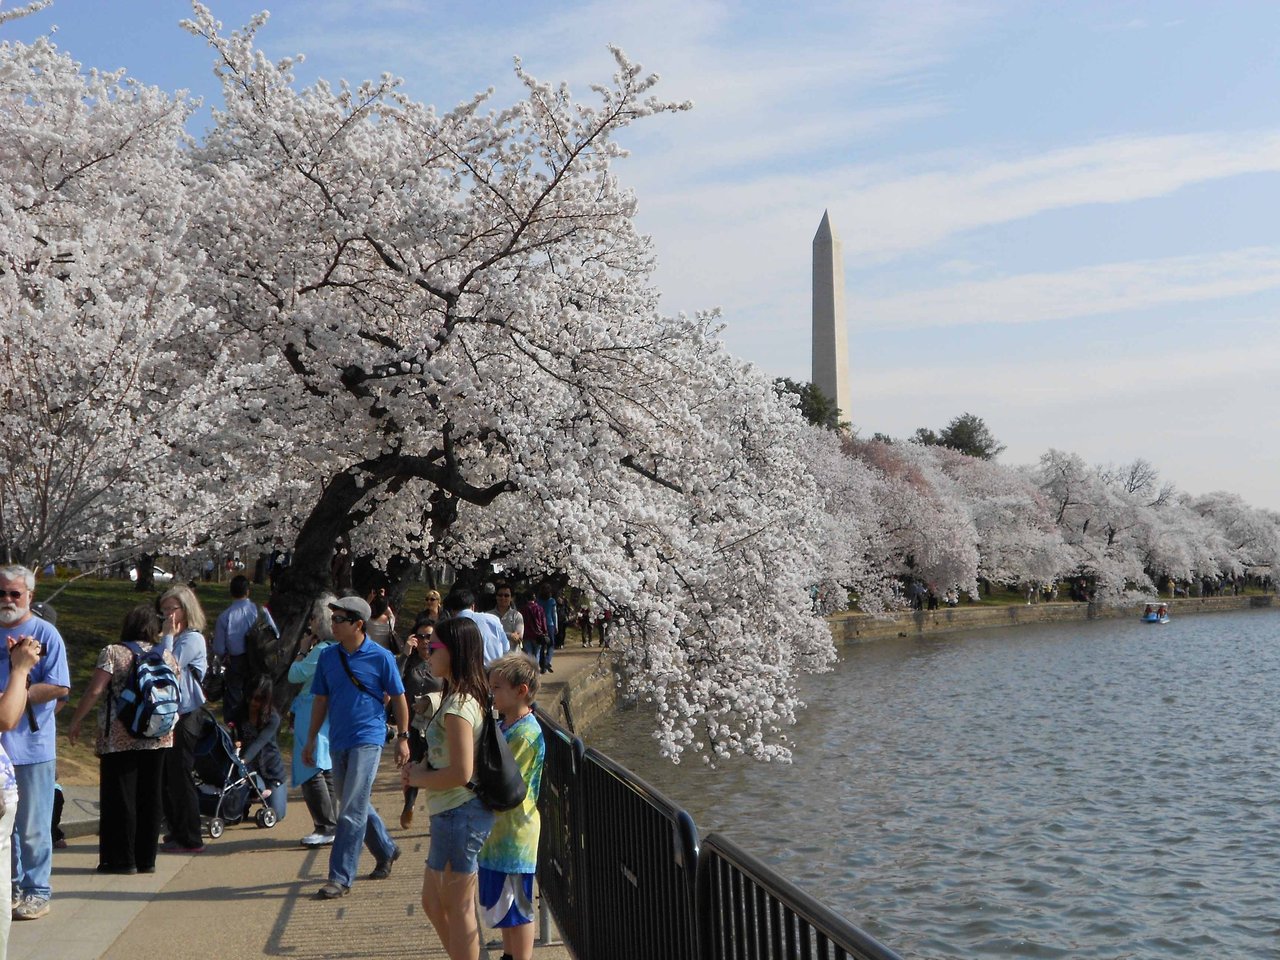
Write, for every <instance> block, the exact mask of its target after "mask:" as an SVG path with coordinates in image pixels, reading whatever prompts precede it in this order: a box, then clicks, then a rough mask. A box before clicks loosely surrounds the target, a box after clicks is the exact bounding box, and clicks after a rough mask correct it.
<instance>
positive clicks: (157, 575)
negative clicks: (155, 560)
mask: <svg viewBox="0 0 1280 960" xmlns="http://www.w3.org/2000/svg"><path fill="white" fill-rule="evenodd" d="M129 579H130V580H132V581H133V582H134V583H137V582H138V568H137V567H130V568H129ZM151 579H153V580H154V581H155V582H156V583H168V582H169V581H170V580H172V579H173V574H172V573H170V572H169V571H168V570H161V569H160V568H159V567H152V568H151Z"/></svg>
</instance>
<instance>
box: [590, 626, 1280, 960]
mask: <svg viewBox="0 0 1280 960" xmlns="http://www.w3.org/2000/svg"><path fill="white" fill-rule="evenodd" d="M804 695H805V699H806V701H807V702H808V704H809V707H808V709H807V710H805V711H804V712H803V714H802V716H801V719H800V722H799V724H798V725H797V726H796V728H795V729H794V731H793V733H794V738H795V742H796V748H795V762H794V763H793V764H791V765H778V764H772V765H767V764H758V763H753V762H749V761H736V762H733V763H729V764H725V765H723V766H722V767H720V768H719V769H715V770H708V769H706V768H705V767H703V766H702V764H701V762H700V761H696V760H695V761H692V762H686V763H683V764H681V765H680V766H678V767H675V766H672V765H671V764H669V763H667V762H665V761H661V760H659V759H657V758H656V756H655V754H654V751H653V748H652V746H651V744H650V743H649V742H648V741H646V740H645V738H644V737H643V736H640V735H637V732H636V731H637V729H638V728H641V729H642V728H644V725H645V717H644V715H643V714H641V713H639V712H637V711H631V712H620V713H619V714H617V715H616V716H615V717H613V718H611V719H610V720H606V721H602V722H601V723H600V725H598V726H596V727H594V728H593V729H592V731H591V735H590V737H589V738H588V742H589V744H590V745H591V746H595V747H597V748H598V749H601V750H602V751H604V752H605V753H607V754H609V755H610V756H612V757H614V758H615V759H617V760H618V761H620V762H621V763H623V764H625V765H626V766H629V767H630V768H631V769H633V770H635V771H636V772H637V773H639V774H640V775H641V776H642V777H644V778H646V779H648V780H649V781H650V782H651V783H653V784H654V786H657V787H659V788H660V789H662V790H663V791H664V792H666V793H667V794H668V795H670V796H671V797H672V798H673V799H674V800H675V801H676V802H677V803H679V804H681V805H682V806H684V807H685V808H686V809H687V810H688V811H689V812H690V813H691V814H692V815H693V818H694V820H695V821H696V822H697V824H698V826H699V828H700V830H701V831H702V833H703V834H704V835H705V834H706V833H709V832H711V831H722V832H724V833H725V834H727V835H728V836H730V837H732V838H733V839H735V840H736V841H737V842H739V843H740V844H742V845H743V846H745V847H746V848H747V849H749V850H751V851H752V852H754V853H756V854H757V855H759V856H761V857H762V858H764V859H765V860H766V861H768V862H770V863H772V864H775V865H776V866H777V867H778V868H779V869H780V871H781V872H782V873H783V875H784V876H787V877H790V878H791V879H792V880H794V881H795V882H796V883H798V884H799V885H800V886H802V887H804V888H805V889H807V890H808V891H809V892H810V893H812V894H814V895H815V896H816V897H818V899H820V900H822V901H824V902H825V903H827V904H829V905H830V906H832V907H833V908H835V909H836V910H837V911H838V912H840V913H842V914H844V915H845V916H847V917H848V918H849V919H850V920H852V921H853V922H854V923H856V924H858V925H859V926H861V927H863V928H864V929H866V930H867V931H868V932H869V933H871V934H873V935H874V936H876V937H877V938H879V939H880V940H882V941H883V942H885V943H886V944H888V945H889V946H891V947H893V948H894V949H895V950H897V951H899V952H900V953H902V954H903V955H904V956H907V957H922V958H923V957H931V958H935V957H936V958H944V957H945V958H952V957H954V958H981V957H1098V958H1102V957H1105V958H1119V957H1126V958H1128V957H1134V958H1138V957H1142V958H1147V957H1150V958H1165V957H1241V958H1245V957H1280V850H1278V849H1277V848H1278V847H1280V808H1278V804H1277V799H1278V798H1277V772H1276V771H1277V764H1278V759H1280V758H1278V753H1280V746H1278V743H1277V741H1278V740H1280V729H1278V724H1277V710H1278V706H1277V705H1278V704H1280V613H1277V612H1275V611H1268V610H1260V611H1249V612H1239V613H1224V614H1214V615H1205V616H1199V617H1184V618H1180V619H1175V620H1174V621H1173V622H1172V623H1169V624H1167V625H1152V624H1143V623H1139V622H1137V620H1136V618H1135V619H1134V620H1133V621H1132V622H1129V621H1097V622H1093V623H1079V624H1069V625H1064V624H1054V625H1044V626H1035V627H1025V628H1019V629H1016V630H999V631H983V632H975V633H971V634H966V635H963V636H959V637H953V638H949V639H930V640H886V641H877V642H873V643H869V644H865V645H862V646H856V647H850V648H847V649H846V650H845V652H844V654H843V658H842V662H841V663H840V664H839V665H838V666H837V668H836V669H835V671H834V672H833V673H830V674H827V675H824V676H820V677H814V678H809V679H808V680H807V681H806V683H805V685H804Z"/></svg>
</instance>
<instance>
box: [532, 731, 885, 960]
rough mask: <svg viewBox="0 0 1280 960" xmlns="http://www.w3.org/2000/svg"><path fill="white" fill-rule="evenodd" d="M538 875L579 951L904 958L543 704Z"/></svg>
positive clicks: (782, 958) (730, 957)
mask: <svg viewBox="0 0 1280 960" xmlns="http://www.w3.org/2000/svg"><path fill="white" fill-rule="evenodd" d="M538 719H539V721H540V722H541V723H542V730H543V735H544V737H545V739H546V745H547V752H546V761H545V765H544V767H543V773H542V793H541V795H540V796H539V798H538V809H539V811H540V812H541V815H542V841H541V844H540V847H539V851H538V885H539V888H540V890H541V892H542V897H543V899H544V900H545V901H546V902H547V903H548V904H549V905H550V907H551V912H552V913H553V914H554V915H555V919H556V923H557V925H558V926H559V928H560V932H561V934H562V936H563V937H564V940H565V943H566V945H567V946H568V948H569V951H570V952H571V953H572V954H573V955H574V957H576V958H577V960H604V958H609V960H614V958H619V960H632V958H635V960H648V958H651V957H654V958H662V960H722V958H723V960H842V958H852V960H900V958H899V957H898V955H897V954H895V953H894V952H893V951H892V950H890V949H888V948H887V947H885V946H883V945H882V944H880V943H878V942H877V941H876V940H874V939H873V938H872V937H870V936H869V935H868V934H866V933H864V932H863V931H861V930H859V929H858V928H857V927H855V926H854V925H853V924H851V923H849V922H847V921H846V920H844V919H843V918H841V917H839V916H838V915H836V914H835V913H833V912H832V911H831V910H829V909H828V908H826V907H824V906H823V905H822V904H821V903H819V902H818V901H817V900H815V899H813V898H812V897H810V896H809V895H808V894H806V893H804V892H803V891H801V890H800V889H799V888H797V887H796V886H795V885H794V884H792V883H791V882H790V881H788V880H785V879H783V878H782V877H780V876H778V874H777V873H775V872H774V871H773V870H772V869H771V868H770V867H768V866H767V865H765V864H764V863H762V862H761V861H760V860H758V859H757V858H755V857H753V856H751V855H750V854H748V853H746V852H745V851H744V850H742V849H740V848H739V847H737V846H736V845H735V844H733V843H732V842H731V841H729V840H727V839H725V838H723V837H719V836H716V835H712V836H710V837H708V838H707V839H706V841H705V842H704V843H702V844H701V846H699V842H698V831H697V828H696V827H695V826H694V823H693V820H692V818H690V816H689V814H687V813H686V812H685V811H684V810H682V809H680V808H679V807H678V806H676V805H675V804H674V803H673V802H672V801H671V800H670V799H669V798H667V797H666V796H664V795H663V794H662V793H661V792H660V791H659V790H656V789H654V788H653V787H652V786H650V785H649V784H647V783H645V782H644V781H643V780H641V779H640V778H639V777H637V776H636V775H635V774H633V773H631V772H630V771H629V770H627V769H626V768H625V767H621V766H619V765H618V764H616V763H614V762H613V761H612V760H610V759H609V758H608V757H606V756H604V754H602V753H599V752H598V751H596V750H589V749H586V748H585V747H584V746H583V743H582V741H581V740H580V739H578V738H577V737H575V736H573V735H572V734H570V733H569V732H568V731H566V730H565V729H564V728H563V727H561V726H560V725H559V724H557V723H556V722H555V721H554V720H552V719H550V718H549V717H547V716H546V715H544V714H542V713H541V712H539V714H538Z"/></svg>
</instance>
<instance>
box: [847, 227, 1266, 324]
mask: <svg viewBox="0 0 1280 960" xmlns="http://www.w3.org/2000/svg"><path fill="white" fill-rule="evenodd" d="M1277 288H1280V247H1253V248H1247V249H1244V250H1233V251H1227V252H1223V253H1214V254H1208V255H1200V256H1185V257H1168V258H1164V259H1160V260H1140V261H1135V262H1131V263H1107V264H1100V265H1097V266H1091V267H1085V268H1082V269H1079V270H1071V271H1066V272H1062V273H1035V274H1025V275H1022V276H1016V277H1008V278H1004V279H1000V280H986V281H976V282H969V283H961V284H956V285H953V286H949V287H940V288H937V289H933V290H920V291H913V292H910V293H904V294H899V295H897V296H892V297H884V298H880V299H876V300H870V299H859V298H857V297H851V298H850V306H849V310H850V314H851V315H854V316H857V317H858V318H859V320H858V325H859V326H860V327H862V328H863V329H871V330H875V329H912V328H922V327H941V326H957V325H963V324H977V323H1037V322H1040V321H1044V320H1059V319H1064V318H1068V317H1083V316H1095V315H1099V314H1111V313H1123V312H1128V311H1134V310H1145V309H1148V308H1150V307H1156V306H1167V305H1170V304H1177V303H1193V302H1197V301H1205V300H1220V299H1224V298H1228V297H1236V296H1241V295H1244V294H1252V293H1259V292H1262V291H1265V290H1275V289H1277Z"/></svg>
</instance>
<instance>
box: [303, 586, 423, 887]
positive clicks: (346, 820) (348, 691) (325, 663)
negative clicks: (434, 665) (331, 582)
mask: <svg viewBox="0 0 1280 960" xmlns="http://www.w3.org/2000/svg"><path fill="white" fill-rule="evenodd" d="M329 609H330V610H332V611H333V638H334V639H335V640H337V641H338V642H337V643H335V644H333V645H332V646H330V647H328V648H326V649H325V651H324V652H323V653H321V654H320V660H319V661H318V662H317V664H316V675H315V679H314V680H312V681H311V692H312V694H313V695H314V697H315V700H314V701H313V702H312V707H311V728H310V730H309V731H308V734H307V745H306V746H305V747H303V748H302V759H303V762H304V763H307V764H310V765H314V764H315V752H316V737H317V735H318V734H319V733H320V728H321V726H323V725H324V719H325V717H326V716H328V718H329V755H330V757H331V758H332V760H333V781H334V786H335V788H336V790H337V793H338V827H337V830H336V831H335V832H334V838H333V847H332V848H331V850H330V851H329V882H328V883H326V884H325V885H324V886H323V887H321V888H320V890H319V894H318V895H319V897H320V898H321V899H324V900H334V899H336V898H338V897H343V896H346V895H347V893H349V892H350V890H351V883H352V881H353V880H355V874H356V868H357V866H358V865H359V863H360V841H361V840H362V839H363V841H364V844H365V846H367V847H368V848H369V852H370V853H372V854H373V856H374V860H375V864H374V868H373V873H371V874H369V879H370V880H384V879H386V878H387V877H389V876H390V875H391V865H392V864H394V863H395V862H396V860H397V859H399V857H400V848H399V847H398V846H396V844H395V843H394V841H392V839H391V837H390V836H389V835H388V834H387V828H386V826H385V825H384V824H383V822H382V818H381V817H379V816H378V811H377V810H375V809H374V808H373V805H372V804H371V803H370V801H369V798H370V796H371V795H372V793H373V780H374V777H375V776H376V775H377V773H378V761H379V760H380V759H381V758H382V747H383V745H384V744H385V743H386V740H387V719H386V717H387V714H386V706H385V705H386V704H387V703H388V702H389V703H390V704H391V708H392V714H393V715H394V717H395V721H396V733H397V735H396V766H397V767H401V766H404V765H405V764H406V763H408V762H409V706H408V704H407V703H405V699H404V683H403V682H402V681H401V679H400V673H399V671H398V670H397V669H396V661H395V658H394V657H393V656H392V655H391V652H390V651H389V650H387V649H385V648H383V647H380V646H379V645H378V644H376V643H374V642H373V641H372V640H369V639H367V638H366V637H365V633H364V625H365V624H366V623H368V622H369V618H370V616H371V612H370V610H369V604H367V603H365V602H364V601H363V600H362V599H360V598H359V597H342V598H341V599H340V600H336V601H335V602H333V603H331V604H329Z"/></svg>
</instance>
